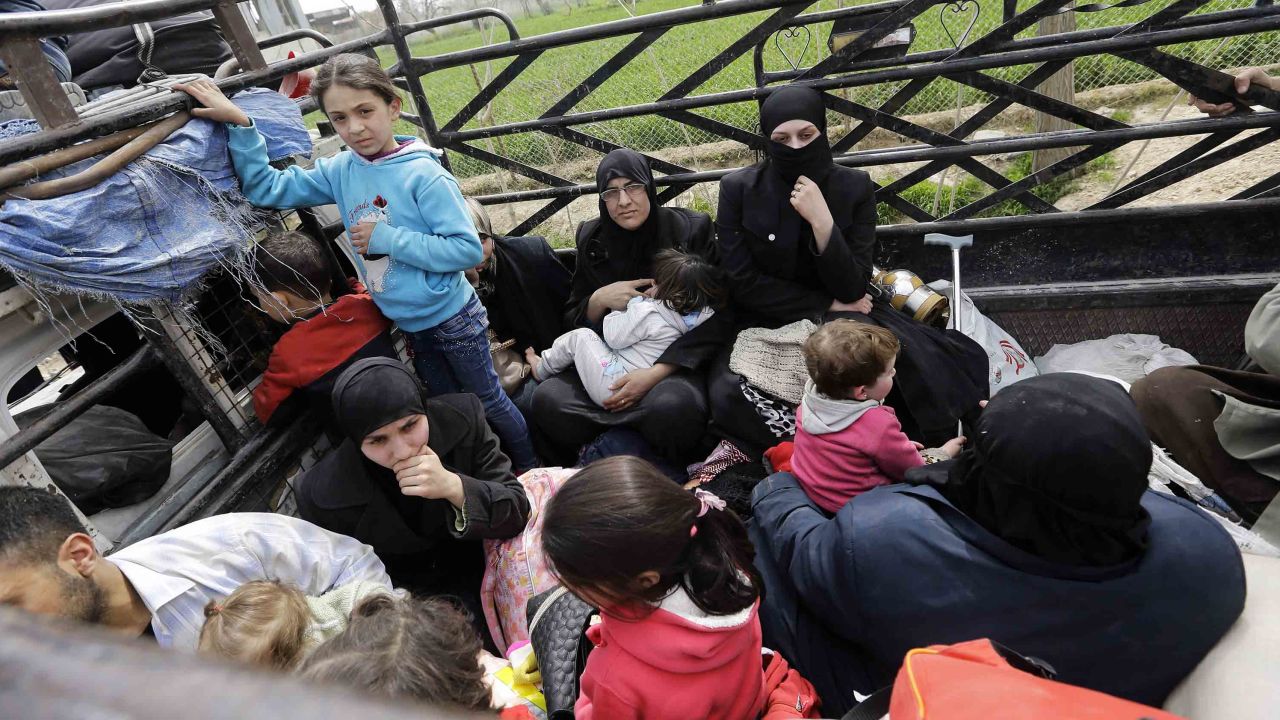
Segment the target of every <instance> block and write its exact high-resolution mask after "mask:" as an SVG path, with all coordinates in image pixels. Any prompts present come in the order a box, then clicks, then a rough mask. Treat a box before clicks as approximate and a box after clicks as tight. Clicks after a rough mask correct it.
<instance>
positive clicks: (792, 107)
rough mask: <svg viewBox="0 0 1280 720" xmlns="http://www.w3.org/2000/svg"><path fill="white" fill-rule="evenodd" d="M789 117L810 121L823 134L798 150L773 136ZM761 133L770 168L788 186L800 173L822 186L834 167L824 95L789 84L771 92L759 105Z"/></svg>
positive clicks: (811, 89)
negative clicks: (774, 139)
mask: <svg viewBox="0 0 1280 720" xmlns="http://www.w3.org/2000/svg"><path fill="white" fill-rule="evenodd" d="M790 120H808V121H809V122H811V123H813V124H814V125H815V126H817V128H818V130H819V132H821V133H822V134H821V135H819V136H818V137H816V138H814V139H813V140H812V141H811V142H810V143H809V144H808V145H805V146H804V147H802V148H799V149H797V148H793V147H788V146H786V145H784V144H782V143H780V142H774V141H773V140H772V139H770V136H771V135H772V134H773V131H774V129H776V128H777V127H778V126H779V125H781V124H782V123H785V122H788V121H790ZM760 132H761V134H763V135H764V139H765V153H766V154H767V155H768V156H769V161H768V162H769V168H770V169H771V170H773V172H775V173H777V174H778V175H779V176H780V177H781V178H782V179H783V180H785V181H786V182H787V184H788V185H792V184H794V183H795V181H796V179H797V178H799V177H800V176H801V175H804V176H805V177H807V178H809V179H810V180H812V181H814V182H816V183H818V184H819V185H821V184H822V181H823V180H825V179H826V178H827V175H829V174H830V173H831V168H833V167H835V163H834V162H832V159H831V143H830V141H829V140H828V139H827V109H826V106H824V105H823V104H822V94H821V93H819V92H818V91H817V90H814V89H813V88H809V87H804V86H801V85H788V86H787V87H784V88H782V89H780V90H778V91H776V92H774V93H773V94H772V95H770V96H769V97H768V98H767V99H766V100H765V101H764V103H763V104H762V105H761V106H760Z"/></svg>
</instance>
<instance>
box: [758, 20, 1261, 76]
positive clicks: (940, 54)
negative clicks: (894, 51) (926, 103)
mask: <svg viewBox="0 0 1280 720" xmlns="http://www.w3.org/2000/svg"><path fill="white" fill-rule="evenodd" d="M851 9H854V8H846V10H851ZM831 12H841V11H838V10H837V11H831ZM1274 13H1275V11H1274V10H1267V9H1266V8H1256V7H1253V8H1245V9H1243V10H1223V11H1222V12H1215V13H1206V14H1204V15H1192V16H1190V17H1185V18H1180V19H1178V20H1175V21H1174V22H1171V23H1169V24H1167V25H1163V26H1161V27H1162V28H1164V29H1167V30H1178V29H1182V28H1189V27H1200V26H1203V25H1213V24H1214V23H1219V22H1232V21H1236V20H1249V19H1251V18H1256V17H1265V16H1269V15H1272V14H1274ZM802 17H808V16H805V15H801V16H799V17H797V18H796V19H797V20H799V19H800V18H802ZM811 22H812V21H811ZM1128 27H1129V26H1127V25H1111V26H1108V27H1102V28H1092V29H1090V30H1077V31H1074V32H1069V33H1055V34H1053V35H1036V36H1032V37H1029V38H1023V39H1021V40H1012V41H1009V42H1005V43H1000V44H998V45H995V46H993V47H992V48H991V49H990V50H989V52H992V51H1003V50H1006V49H1022V50H1030V49H1034V48H1041V47H1049V46H1052V45H1063V44H1067V43H1077V42H1085V41H1089V40H1101V39H1106V38H1110V37H1114V36H1116V35H1118V34H1119V33H1120V32H1122V31H1124V30H1126V29H1128ZM760 49H761V46H757V54H759V52H760ZM955 52H956V51H955V50H954V49H952V48H948V49H946V50H930V51H926V52H920V53H915V54H913V55H907V56H905V57H900V58H893V57H889V58H883V59H881V60H871V61H867V62H853V63H851V64H849V65H846V66H844V68H843V70H842V71H843V72H852V71H855V70H877V69H880V68H886V67H898V66H900V65H922V64H924V63H936V62H941V61H943V60H946V59H947V58H948V57H950V56H952V55H954V54H955ZM761 67H762V66H761ZM803 74H804V70H780V71H778V72H763V73H761V74H759V76H758V77H759V79H760V84H762V85H768V84H770V83H775V82H784V81H790V80H794V79H795V78H798V77H800V76H801V75H803Z"/></svg>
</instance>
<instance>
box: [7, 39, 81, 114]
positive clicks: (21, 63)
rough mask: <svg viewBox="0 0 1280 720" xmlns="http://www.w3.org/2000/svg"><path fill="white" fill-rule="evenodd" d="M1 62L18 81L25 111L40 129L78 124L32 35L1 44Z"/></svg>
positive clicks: (55, 77) (56, 78)
mask: <svg viewBox="0 0 1280 720" xmlns="http://www.w3.org/2000/svg"><path fill="white" fill-rule="evenodd" d="M0 58H3V59H4V62H5V65H7V66H8V68H9V74H10V75H12V76H13V77H15V78H17V79H18V90H19V91H21V92H22V98H23V99H24V100H26V101H27V107H29V108H31V113H32V114H33V115H35V117H36V120H37V121H38V122H39V123H40V127H43V128H45V129H46V130H48V129H50V128H58V127H66V126H68V125H74V124H75V123H77V122H79V120H80V117H79V116H78V115H76V109H75V108H74V107H72V105H71V101H70V100H69V99H67V94H66V93H65V92H63V90H62V83H60V82H58V77H57V76H56V75H54V74H53V68H52V67H50V66H49V61H48V60H46V59H45V55H44V51H43V50H41V49H40V39H39V38H38V37H36V36H34V35H28V36H25V37H15V38H8V39H6V40H5V41H4V42H2V43H0Z"/></svg>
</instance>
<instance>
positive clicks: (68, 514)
mask: <svg viewBox="0 0 1280 720" xmlns="http://www.w3.org/2000/svg"><path fill="white" fill-rule="evenodd" d="M82 532H85V527H84V525H83V524H82V523H81V522H80V518H78V517H76V513H75V510H73V509H72V507H71V503H70V502H68V501H67V499H66V498H64V497H62V496H61V495H58V494H56V493H53V492H51V491H49V490H42V489H40V488H33V487H0V562H7V561H11V560H18V561H21V562H29V563H43V562H54V561H55V560H57V557H58V549H59V548H61V547H62V543H63V541H65V540H66V539H67V536H69V535H73V534H75V533H82Z"/></svg>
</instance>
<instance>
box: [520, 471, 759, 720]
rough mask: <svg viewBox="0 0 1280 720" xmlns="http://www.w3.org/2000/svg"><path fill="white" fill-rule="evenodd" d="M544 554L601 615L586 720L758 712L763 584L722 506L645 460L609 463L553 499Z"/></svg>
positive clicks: (582, 716) (744, 716)
mask: <svg viewBox="0 0 1280 720" xmlns="http://www.w3.org/2000/svg"><path fill="white" fill-rule="evenodd" d="M542 547H543V552H544V553H545V555H546V559H547V562H548V565H549V566H550V567H551V568H552V569H553V571H554V572H555V574H556V575H557V577H559V578H560V580H561V581H562V582H563V583H564V585H565V586H566V587H567V588H568V589H569V590H571V591H572V592H573V593H574V594H576V595H578V596H579V597H581V598H582V599H583V600H586V601H587V602H588V603H590V604H592V605H593V606H595V607H598V608H600V610H601V621H600V623H599V624H597V625H594V626H592V627H591V628H590V629H589V630H588V631H587V637H588V638H590V639H591V641H592V642H593V643H594V644H595V649H594V650H592V652H591V655H590V656H588V658H587V666H586V670H585V671H584V672H583V675H582V682H581V688H582V691H581V694H580V695H579V697H578V702H577V704H576V705H575V707H574V717H575V718H577V720H592V719H593V718H598V719H600V720H627V719H628V718H653V719H655V720H661V719H664V718H707V719H709V720H753V719H754V718H757V717H759V716H760V714H761V712H762V711H763V710H764V707H765V698H766V689H765V684H764V680H765V678H764V669H763V665H762V662H761V647H760V642H761V640H760V619H759V618H758V617H757V615H756V610H757V606H758V605H759V603H758V598H759V590H758V588H759V587H760V581H759V579H758V576H757V575H756V571H755V569H754V567H753V566H752V559H753V557H754V553H753V551H752V548H751V541H750V540H749V539H748V538H747V531H746V528H745V527H744V526H743V524H742V521H741V520H739V519H738V516H737V515H734V514H733V512H731V511H728V510H725V509H724V503H723V501H721V500H719V499H718V498H716V497H715V496H714V495H711V494H710V493H705V492H701V491H699V493H698V494H696V495H695V494H691V493H688V492H686V491H684V490H682V489H680V486H679V485H676V484H674V483H672V482H671V481H670V480H669V479H667V478H666V477H665V476H663V475H662V474H661V473H659V472H658V471H657V470H656V469H655V468H654V467H653V466H652V465H650V464H649V463H647V462H645V461H644V460H641V459H639V458H635V457H630V456H617V457H611V458H606V459H604V460H600V461H597V462H594V463H592V464H590V465H588V466H587V467H586V468H584V469H583V470H581V471H580V472H579V473H578V474H576V475H574V476H573V477H572V478H570V479H569V480H568V481H567V482H566V483H565V484H564V486H563V487H562V488H561V489H560V490H559V491H558V492H557V493H556V494H555V496H553V497H552V498H551V501H550V502H549V503H548V505H547V510H546V519H545V522H544V525H543V531H542Z"/></svg>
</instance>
